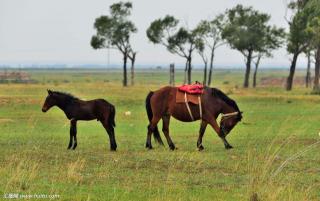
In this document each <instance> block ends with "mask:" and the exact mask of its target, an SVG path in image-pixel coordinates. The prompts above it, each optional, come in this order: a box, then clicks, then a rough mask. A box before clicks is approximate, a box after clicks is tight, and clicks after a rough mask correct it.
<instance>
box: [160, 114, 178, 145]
mask: <svg viewBox="0 0 320 201" xmlns="http://www.w3.org/2000/svg"><path fill="white" fill-rule="evenodd" d="M169 123H170V116H169V115H165V116H163V117H162V131H163V133H164V136H166V139H167V142H168V145H169V147H170V149H171V150H175V149H176V147H175V145H174V144H173V142H172V140H171V138H170V135H169Z"/></svg>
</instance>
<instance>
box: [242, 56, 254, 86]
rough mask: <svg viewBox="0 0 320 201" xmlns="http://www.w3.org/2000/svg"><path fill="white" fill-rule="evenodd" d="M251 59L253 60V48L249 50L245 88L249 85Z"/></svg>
mask: <svg viewBox="0 0 320 201" xmlns="http://www.w3.org/2000/svg"><path fill="white" fill-rule="evenodd" d="M251 60H252V50H249V52H248V56H247V63H246V74H245V77H244V83H243V87H244V88H248V87H249V79H250V70H251Z"/></svg>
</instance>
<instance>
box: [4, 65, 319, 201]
mask: <svg viewBox="0 0 320 201" xmlns="http://www.w3.org/2000/svg"><path fill="white" fill-rule="evenodd" d="M28 72H29V73H30V74H31V78H32V79H34V80H36V81H37V83H34V84H12V83H9V84H0V200H1V199H2V200H8V199H6V196H8V194H19V195H34V194H38V195H41V194H45V195H59V200H73V201H77V200H166V201H169V200H181V201H185V200H201V201H204V200H223V201H224V200H236V201H238V200H267V201H269V200H297V201H302V200H308V201H309V200H320V151H319V150H320V136H319V132H320V126H319V125H320V124H319V122H320V96H319V95H311V94H310V91H311V90H310V89H306V88H305V87H304V86H295V88H294V90H293V91H292V92H286V91H285V90H284V88H283V87H282V86H279V85H277V86H259V82H258V87H257V88H256V89H252V88H250V89H243V88H242V87H241V85H242V81H243V76H244V72H243V71H242V70H217V71H215V74H214V79H213V86H214V87H218V88H220V89H222V90H223V91H224V92H226V93H227V94H228V95H229V96H230V97H231V98H233V99H235V100H236V102H237V103H238V105H239V107H240V109H241V110H242V111H244V114H243V116H244V118H243V121H242V122H241V123H239V124H238V125H237V126H236V127H235V128H234V130H233V131H232V132H231V134H230V135H228V140H229V142H230V144H231V145H233V146H234V149H232V150H225V149H224V146H223V143H222V142H221V140H220V139H219V138H218V137H217V135H216V134H215V133H214V131H213V129H212V128H211V127H208V128H207V130H206V133H205V136H204V141H203V145H204V147H205V150H204V151H202V152H199V151H197V149H196V141H197V137H198V130H199V124H200V123H199V122H195V123H182V122H178V121H177V120H174V119H172V120H171V124H170V133H171V137H172V139H173V141H174V143H175V145H176V146H177V147H178V150H176V151H170V150H169V148H168V146H167V144H165V145H166V146H165V147H164V148H163V147H160V146H158V145H156V144H155V142H154V141H153V145H154V149H153V150H151V151H149V150H146V149H145V140H146V131H147V129H146V127H147V124H148V121H147V116H146V112H145V107H144V100H145V97H146V94H147V93H148V92H149V91H150V90H155V89H158V88H159V87H161V86H165V85H167V83H168V79H169V74H168V72H167V71H164V70H138V71H137V73H136V83H135V86H133V87H131V86H130V87H127V88H123V87H122V86H121V80H122V73H121V71H118V70H94V69H92V70H88V69H87V70H85V69H82V70H70V69H69V70H29V71H28ZM287 73H288V72H287V71H286V70H264V71H261V72H259V75H258V76H259V78H261V77H282V76H286V75H287ZM303 75H304V72H303V71H299V72H297V76H298V77H299V76H303ZM182 78H183V74H182V71H178V75H177V80H176V83H177V84H180V83H181V81H182ZM193 80H202V72H201V71H194V74H193ZM46 89H52V90H59V91H66V92H70V93H72V94H74V95H76V96H78V97H79V98H82V99H86V100H89V99H94V98H104V99H106V100H108V101H109V102H111V103H113V104H114V105H115V106H116V124H117V126H116V129H115V132H116V139H117V143H118V151H117V152H110V151H109V139H108V137H107V135H106V132H105V130H104V129H103V127H102V125H101V124H100V122H97V121H89V122H84V121H82V122H81V121H79V122H78V147H77V149H76V150H75V151H70V150H67V145H68V142H69V124H70V123H69V121H68V120H67V118H66V117H65V116H64V113H63V112H62V111H60V110H59V109H58V108H57V107H55V108H52V109H51V110H49V111H48V112H47V113H42V112H41V106H42V104H43V101H44V99H45V97H46V95H47V92H46ZM126 111H131V115H130V116H126V115H125V112H126ZM160 128H161V123H160ZM162 138H163V140H164V136H163V135H162ZM317 143H318V144H317ZM31 200H32V199H31ZM57 200H58V199H57Z"/></svg>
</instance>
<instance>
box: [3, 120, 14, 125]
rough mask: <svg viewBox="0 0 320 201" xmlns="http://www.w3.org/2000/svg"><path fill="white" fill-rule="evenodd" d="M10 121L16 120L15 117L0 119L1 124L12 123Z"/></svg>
mask: <svg viewBox="0 0 320 201" xmlns="http://www.w3.org/2000/svg"><path fill="white" fill-rule="evenodd" d="M10 122H14V120H13V119H0V124H1V123H10Z"/></svg>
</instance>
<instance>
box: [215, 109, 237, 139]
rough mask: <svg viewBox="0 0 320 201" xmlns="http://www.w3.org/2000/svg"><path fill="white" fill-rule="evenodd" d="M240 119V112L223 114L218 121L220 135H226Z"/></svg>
mask: <svg viewBox="0 0 320 201" xmlns="http://www.w3.org/2000/svg"><path fill="white" fill-rule="evenodd" d="M241 119H242V112H240V111H238V112H231V113H226V114H223V115H222V117H221V121H220V133H221V134H222V135H223V136H226V135H228V133H230V131H231V130H232V129H233V128H234V127H235V125H237V123H238V122H239V121H241Z"/></svg>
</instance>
